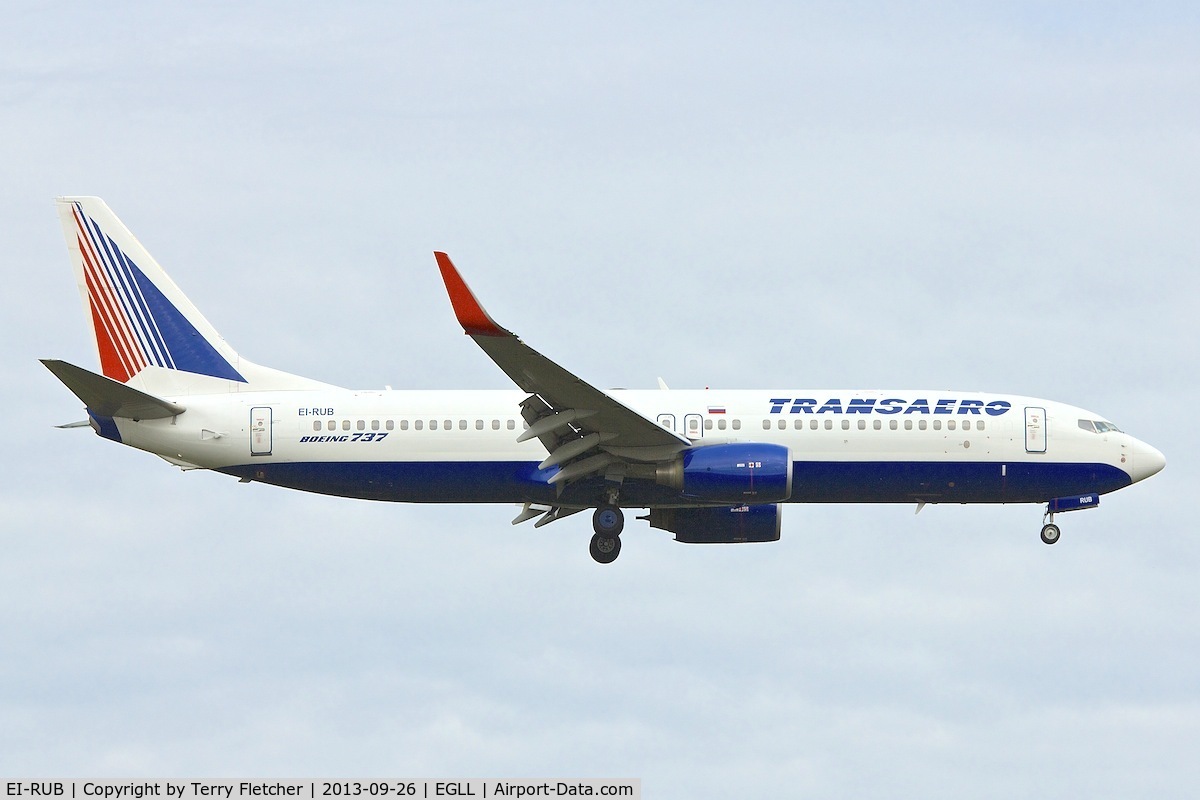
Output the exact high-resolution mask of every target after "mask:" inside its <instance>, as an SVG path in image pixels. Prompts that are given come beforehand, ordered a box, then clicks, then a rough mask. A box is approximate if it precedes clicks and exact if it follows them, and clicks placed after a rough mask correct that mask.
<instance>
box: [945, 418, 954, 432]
mask: <svg viewBox="0 0 1200 800" xmlns="http://www.w3.org/2000/svg"><path fill="white" fill-rule="evenodd" d="M946 430H948V431H952V430H954V420H952V419H948V420H946Z"/></svg>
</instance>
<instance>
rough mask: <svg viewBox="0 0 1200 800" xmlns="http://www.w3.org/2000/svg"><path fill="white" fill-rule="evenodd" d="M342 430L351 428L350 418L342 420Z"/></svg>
mask: <svg viewBox="0 0 1200 800" xmlns="http://www.w3.org/2000/svg"><path fill="white" fill-rule="evenodd" d="M342 430H344V431H348V430H350V420H348V419H344V420H342Z"/></svg>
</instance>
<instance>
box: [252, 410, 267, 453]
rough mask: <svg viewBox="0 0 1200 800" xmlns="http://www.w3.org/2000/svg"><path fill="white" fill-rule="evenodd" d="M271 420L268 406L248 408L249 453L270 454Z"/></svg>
mask: <svg viewBox="0 0 1200 800" xmlns="http://www.w3.org/2000/svg"><path fill="white" fill-rule="evenodd" d="M271 422H272V414H271V407H270V406H255V407H254V408H252V409H250V455H252V456H269V455H271Z"/></svg>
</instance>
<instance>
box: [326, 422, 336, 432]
mask: <svg viewBox="0 0 1200 800" xmlns="http://www.w3.org/2000/svg"><path fill="white" fill-rule="evenodd" d="M325 430H327V431H336V430H337V423H336V422H334V421H333V420H329V421H327V422H326V423H325Z"/></svg>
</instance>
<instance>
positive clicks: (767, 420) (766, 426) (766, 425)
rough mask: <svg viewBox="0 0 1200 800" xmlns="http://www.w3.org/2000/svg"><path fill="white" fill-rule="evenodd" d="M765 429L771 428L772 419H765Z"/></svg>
mask: <svg viewBox="0 0 1200 800" xmlns="http://www.w3.org/2000/svg"><path fill="white" fill-rule="evenodd" d="M763 430H764V431H769V430H771V420H769V419H764V420H763Z"/></svg>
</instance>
